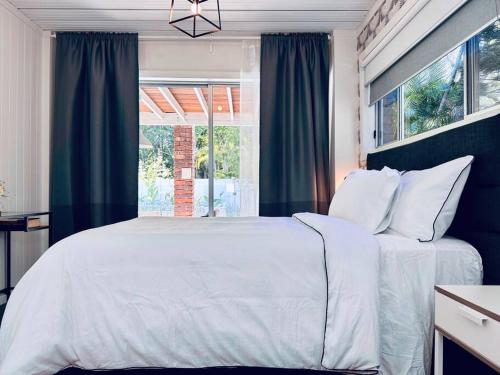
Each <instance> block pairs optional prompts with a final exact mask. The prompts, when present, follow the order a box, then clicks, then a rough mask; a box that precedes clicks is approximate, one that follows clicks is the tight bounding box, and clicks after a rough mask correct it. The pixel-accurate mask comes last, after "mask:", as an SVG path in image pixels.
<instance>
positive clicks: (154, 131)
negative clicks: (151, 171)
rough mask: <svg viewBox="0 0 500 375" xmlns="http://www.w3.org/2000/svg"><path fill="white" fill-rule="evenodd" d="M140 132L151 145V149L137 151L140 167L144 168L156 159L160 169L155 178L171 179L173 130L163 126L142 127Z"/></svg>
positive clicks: (172, 170) (172, 168) (172, 171)
mask: <svg viewBox="0 0 500 375" xmlns="http://www.w3.org/2000/svg"><path fill="white" fill-rule="evenodd" d="M141 131H142V134H143V135H144V137H146V139H148V140H149V142H151V144H152V145H153V148H152V149H140V150H139V161H140V163H141V165H143V166H146V165H148V163H151V162H152V161H153V160H156V159H158V160H159V162H160V166H161V168H158V169H157V172H158V176H157V177H162V178H168V177H172V176H173V175H174V155H173V154H174V128H173V127H172V126H163V125H162V126H157V125H148V126H144V125H142V126H141Z"/></svg>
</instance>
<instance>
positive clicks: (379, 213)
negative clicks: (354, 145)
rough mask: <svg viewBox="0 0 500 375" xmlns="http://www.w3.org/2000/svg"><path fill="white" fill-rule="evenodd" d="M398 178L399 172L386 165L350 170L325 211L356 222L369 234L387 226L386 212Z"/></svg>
mask: <svg viewBox="0 0 500 375" xmlns="http://www.w3.org/2000/svg"><path fill="white" fill-rule="evenodd" d="M399 180H400V175H399V173H398V172H397V171H393V170H390V169H389V168H384V169H382V170H381V171H375V170H369V171H367V170H356V171H354V172H351V173H350V174H349V175H348V176H347V177H346V179H345V180H344V182H343V183H342V185H341V186H340V187H339V189H338V190H337V192H336V193H335V195H334V197H333V200H332V203H331V205H330V211H329V212H328V214H329V215H330V216H336V217H340V218H342V219H346V220H349V221H352V222H354V223H356V224H359V225H361V226H362V227H364V228H365V229H367V230H368V231H369V232H371V233H372V234H376V233H380V232H383V231H384V230H386V229H387V227H388V226H389V222H390V217H389V216H388V213H389V210H390V208H391V206H392V203H393V200H394V196H395V193H396V191H397V189H398V186H399Z"/></svg>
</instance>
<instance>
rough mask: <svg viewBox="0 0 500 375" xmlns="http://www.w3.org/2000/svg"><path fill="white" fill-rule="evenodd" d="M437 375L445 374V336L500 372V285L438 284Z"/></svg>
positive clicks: (435, 354)
mask: <svg viewBox="0 0 500 375" xmlns="http://www.w3.org/2000/svg"><path fill="white" fill-rule="evenodd" d="M435 290H436V315H435V328H436V341H435V348H434V350H435V352H434V357H435V363H434V366H435V367H434V375H442V374H443V336H444V337H446V338H448V339H450V340H451V341H453V342H455V343H456V344H457V345H460V346H461V347H462V348H463V349H465V350H466V351H468V352H469V353H471V354H473V355H474V356H476V357H477V358H479V359H480V360H481V361H483V362H484V363H486V364H487V365H488V366H490V367H491V368H493V369H495V370H496V371H497V372H500V286H496V285H495V286H493V285H478V286H462V285H461V286H436V287H435Z"/></svg>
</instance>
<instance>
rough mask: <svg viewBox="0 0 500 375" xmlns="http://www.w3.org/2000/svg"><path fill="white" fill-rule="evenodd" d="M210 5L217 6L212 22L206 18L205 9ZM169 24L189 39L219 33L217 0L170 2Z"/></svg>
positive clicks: (206, 11)
mask: <svg viewBox="0 0 500 375" xmlns="http://www.w3.org/2000/svg"><path fill="white" fill-rule="evenodd" d="M212 4H213V5H215V4H217V13H216V15H215V18H216V19H214V20H213V21H211V20H210V19H209V18H208V9H207V7H208V6H209V5H212ZM169 24H170V25H172V26H173V27H175V28H176V29H177V30H179V31H182V32H183V33H184V34H186V35H189V36H190V37H191V38H198V37H200V36H203V35H208V34H213V33H216V32H217V31H221V30H222V23H221V19H220V7H219V0H177V1H176V0H172V4H171V5H170V21H169Z"/></svg>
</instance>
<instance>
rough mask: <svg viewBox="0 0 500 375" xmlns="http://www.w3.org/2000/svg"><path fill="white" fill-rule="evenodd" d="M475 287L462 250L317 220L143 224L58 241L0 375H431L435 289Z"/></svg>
mask: <svg viewBox="0 0 500 375" xmlns="http://www.w3.org/2000/svg"><path fill="white" fill-rule="evenodd" d="M320 234H321V235H320ZM379 267H380V268H379ZM480 281H481V260H480V258H479V255H478V254H477V252H476V251H475V250H474V249H472V248H471V247H470V246H469V245H467V244H465V243H463V242H462V241H458V240H451V239H443V240H440V241H437V242H434V243H426V244H424V243H419V242H418V241H413V240H405V239H402V238H401V237H398V236H394V235H386V234H382V235H377V236H372V235H370V234H368V233H367V232H366V231H364V230H363V229H361V228H360V227H359V226H357V225H355V224H351V223H349V222H346V221H343V220H340V219H336V218H333V217H328V216H321V215H314V214H299V215H296V217H295V218H239V219H219V218H217V219H216V218H214V219H186V220H178V219H168V218H142V219H137V220H132V221H129V222H124V223H120V224H116V225H112V226H108V227H103V228H99V229H96V230H92V231H86V232H82V233H80V234H78V235H75V236H73V237H71V238H68V239H66V240H63V241H61V242H60V243H58V244H56V246H54V247H52V248H51V249H50V250H49V251H47V252H46V253H45V255H44V256H43V257H42V258H41V259H40V260H39V261H38V262H37V264H36V265H35V266H34V267H33V268H32V269H31V270H30V271H29V272H28V273H27V274H26V275H25V277H23V279H22V280H21V282H20V283H19V284H18V286H17V287H16V290H15V291H14V293H13V295H12V297H11V300H10V301H9V305H8V307H7V310H6V312H5V316H4V321H3V323H2V328H1V330H0V374H2V375H3V374H20V373H22V374H32V373H37V374H51V373H54V372H57V371H58V370H60V369H62V368H65V367H68V366H75V367H83V368H87V369H120V368H130V367H166V368H173V367H183V368H185V367H210V366H263V367H280V368H303V369H322V370H325V369H354V370H371V369H375V368H377V367H379V366H380V369H381V372H382V373H384V374H397V375H401V374H424V373H425V368H426V365H428V362H429V354H430V344H431V342H432V331H431V326H432V308H433V297H432V296H433V286H434V284H436V283H441V284H443V283H444V284H445V283H451V282H453V283H461V284H467V283H468V284H473V283H479V282H480ZM327 294H328V298H327ZM379 296H380V297H379ZM379 323H381V324H379Z"/></svg>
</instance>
